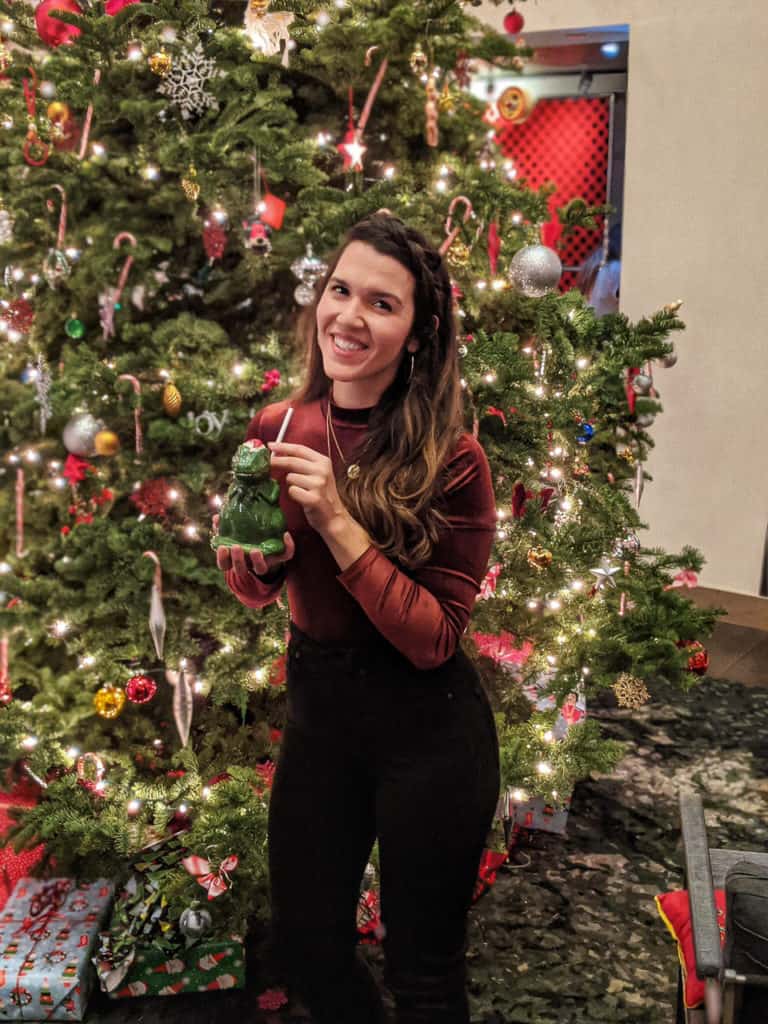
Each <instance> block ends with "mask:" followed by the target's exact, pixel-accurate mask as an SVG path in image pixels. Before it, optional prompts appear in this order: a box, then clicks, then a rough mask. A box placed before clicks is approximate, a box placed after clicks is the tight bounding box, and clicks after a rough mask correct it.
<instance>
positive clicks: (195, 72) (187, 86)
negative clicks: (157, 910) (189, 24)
mask: <svg viewBox="0 0 768 1024" xmlns="http://www.w3.org/2000/svg"><path fill="white" fill-rule="evenodd" d="M223 76H224V72H223V71H221V70H220V69H219V68H217V67H216V61H215V60H214V59H213V57H206V56H205V53H204V52H203V44H202V43H198V44H197V46H196V47H195V48H194V50H183V51H182V53H181V56H180V57H176V58H175V59H174V61H173V67H172V68H171V70H170V71H169V72H168V74H167V75H166V77H165V78H164V79H163V80H162V82H161V83H160V85H159V86H158V88H157V91H158V92H159V93H162V94H163V95H164V96H167V97H168V99H169V100H170V101H171V103H174V104H176V106H177V107H178V108H179V111H180V113H181V116H182V117H183V118H184V120H185V121H189V120H190V118H193V117H200V115H201V114H204V113H205V111H206V110H209V109H210V110H218V109H219V101H218V100H217V99H216V97H215V96H214V95H213V94H212V93H210V92H206V89H205V86H206V84H207V83H208V82H209V81H212V80H213V79H214V78H222V77H223Z"/></svg>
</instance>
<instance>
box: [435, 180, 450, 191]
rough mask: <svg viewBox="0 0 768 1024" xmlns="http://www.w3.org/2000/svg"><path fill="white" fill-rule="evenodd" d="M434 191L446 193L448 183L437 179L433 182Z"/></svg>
mask: <svg viewBox="0 0 768 1024" xmlns="http://www.w3.org/2000/svg"><path fill="white" fill-rule="evenodd" d="M435 191H436V192H447V191H448V182H447V181H445V179H443V178H438V179H437V181H436V182H435Z"/></svg>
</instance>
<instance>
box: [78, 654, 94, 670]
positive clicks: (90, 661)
mask: <svg viewBox="0 0 768 1024" xmlns="http://www.w3.org/2000/svg"><path fill="white" fill-rule="evenodd" d="M95 664H96V659H95V658H94V656H93V655H92V654H84V655H83V657H82V658H81V659H80V661H78V663H77V667H78V668H90V667H91V665H95Z"/></svg>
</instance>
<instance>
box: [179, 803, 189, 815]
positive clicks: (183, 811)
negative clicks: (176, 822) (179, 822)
mask: <svg viewBox="0 0 768 1024" xmlns="http://www.w3.org/2000/svg"><path fill="white" fill-rule="evenodd" d="M188 810H189V808H188V807H187V805H186V804H179V814H186V813H187V811H188Z"/></svg>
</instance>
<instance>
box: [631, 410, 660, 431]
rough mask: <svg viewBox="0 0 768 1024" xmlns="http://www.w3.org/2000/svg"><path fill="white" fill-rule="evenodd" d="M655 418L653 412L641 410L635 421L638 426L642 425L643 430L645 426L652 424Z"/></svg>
mask: <svg viewBox="0 0 768 1024" xmlns="http://www.w3.org/2000/svg"><path fill="white" fill-rule="evenodd" d="M655 419H656V416H655V415H654V413H652V412H641V413H640V415H639V416H638V417H637V420H636V422H637V425H638V427H642V429H643V430H645V429H646V428H648V427H652V426H653V423H654V420H655Z"/></svg>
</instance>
